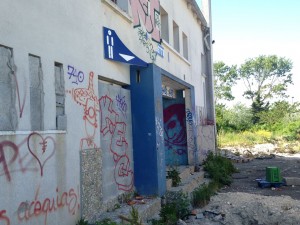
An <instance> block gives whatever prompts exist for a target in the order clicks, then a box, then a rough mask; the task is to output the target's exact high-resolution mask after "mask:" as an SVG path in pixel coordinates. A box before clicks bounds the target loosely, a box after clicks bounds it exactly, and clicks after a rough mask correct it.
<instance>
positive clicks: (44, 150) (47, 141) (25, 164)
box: [0, 132, 56, 182]
mask: <svg viewBox="0 0 300 225" xmlns="http://www.w3.org/2000/svg"><path fill="white" fill-rule="evenodd" d="M24 143H27V150H28V152H26V153H24V152H22V153H21V152H20V147H21V146H22V145H24ZM55 150H56V143H55V140H54V139H53V138H52V137H51V136H46V137H43V136H42V135H41V134H39V133H36V132H33V133H31V134H30V135H29V136H28V137H27V138H25V139H24V140H23V141H22V142H21V143H20V144H18V145H16V144H15V143H13V142H11V141H7V140H6V141H2V142H0V177H1V176H5V177H6V180H7V181H8V182H9V181H11V179H12V178H11V173H14V172H22V173H25V172H27V171H31V172H37V171H40V175H41V176H43V174H44V166H45V164H46V162H48V161H49V160H50V159H51V158H52V156H53V155H54V154H55ZM36 163H37V164H38V167H36Z"/></svg>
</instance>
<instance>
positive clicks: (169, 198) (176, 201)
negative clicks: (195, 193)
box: [154, 191, 190, 225]
mask: <svg viewBox="0 0 300 225" xmlns="http://www.w3.org/2000/svg"><path fill="white" fill-rule="evenodd" d="M189 214H190V200H189V199H188V196H187V194H184V193H183V192H182V191H179V192H167V193H166V204H165V205H163V206H162V208H161V210H160V213H159V215H160V217H161V219H160V220H157V221H154V224H157V225H159V224H166V225H173V224H176V222H177V220H178V219H183V218H185V217H186V216H188V215H189Z"/></svg>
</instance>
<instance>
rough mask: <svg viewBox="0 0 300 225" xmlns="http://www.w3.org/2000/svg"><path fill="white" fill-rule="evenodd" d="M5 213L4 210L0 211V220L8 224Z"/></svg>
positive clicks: (8, 220) (5, 224)
mask: <svg viewBox="0 0 300 225" xmlns="http://www.w3.org/2000/svg"><path fill="white" fill-rule="evenodd" d="M5 214H6V210H1V211H0V222H1V221H4V225H10V219H9V218H8V217H7V216H6V215H5Z"/></svg>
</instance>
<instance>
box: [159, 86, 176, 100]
mask: <svg viewBox="0 0 300 225" xmlns="http://www.w3.org/2000/svg"><path fill="white" fill-rule="evenodd" d="M175 93H176V92H175V90H174V89H173V88H171V87H168V86H166V85H162V95H163V96H165V97H170V98H175V97H176V95H175Z"/></svg>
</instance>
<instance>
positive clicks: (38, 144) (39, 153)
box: [27, 132, 56, 176]
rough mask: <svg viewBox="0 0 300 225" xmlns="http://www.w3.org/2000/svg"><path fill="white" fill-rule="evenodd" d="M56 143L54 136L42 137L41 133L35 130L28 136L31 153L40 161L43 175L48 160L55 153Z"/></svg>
mask: <svg viewBox="0 0 300 225" xmlns="http://www.w3.org/2000/svg"><path fill="white" fill-rule="evenodd" d="M55 145H56V143H55V140H54V139H53V137H51V136H47V137H45V138H44V137H42V136H41V135H40V134H38V133H36V132H33V133H31V134H30V135H29V136H28V139H27V146H28V150H29V151H30V153H31V154H32V155H33V157H34V158H35V159H36V160H37V161H38V163H39V165H40V168H41V176H43V173H44V171H43V169H44V166H45V164H46V162H47V161H48V160H49V159H50V158H51V157H52V156H53V155H54V153H55V150H56V147H55Z"/></svg>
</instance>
